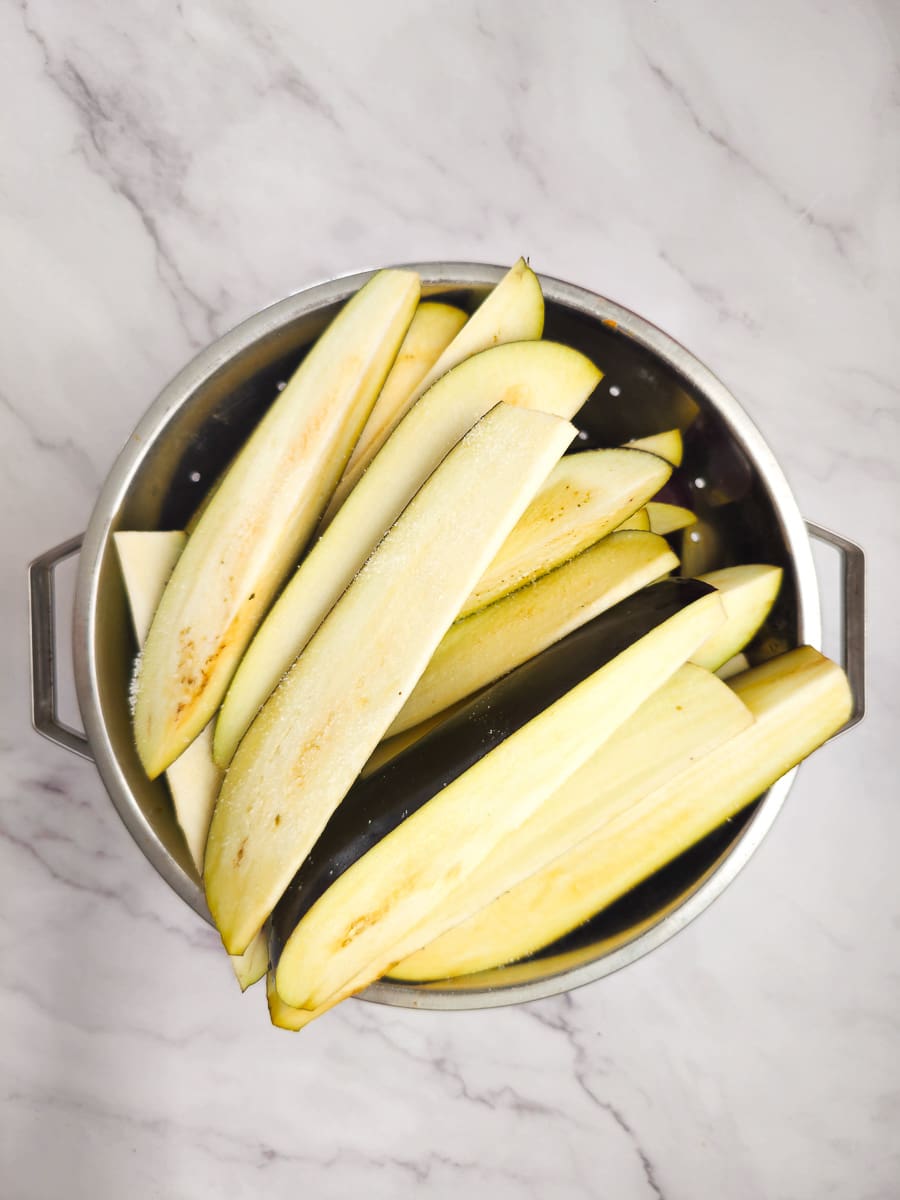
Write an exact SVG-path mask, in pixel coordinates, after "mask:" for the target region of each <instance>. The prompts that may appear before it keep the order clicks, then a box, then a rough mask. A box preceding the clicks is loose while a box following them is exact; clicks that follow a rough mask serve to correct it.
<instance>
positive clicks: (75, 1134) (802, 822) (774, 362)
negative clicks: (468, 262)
mask: <svg viewBox="0 0 900 1200" xmlns="http://www.w3.org/2000/svg"><path fill="white" fill-rule="evenodd" d="M898 49H900V9H898V7H897V5H896V3H894V2H893V0H883V2H882V3H880V4H879V3H876V2H873V0H860V3H857V4H852V5H850V4H846V3H839V2H837V0H795V3H792V4H788V5H784V4H779V3H776V2H775V0H763V2H762V3H761V4H757V5H751V6H735V5H724V4H719V3H715V2H714V0H685V2H684V3H679V4H677V5H674V4H666V3H663V2H662V0H657V2H651V0H614V2H609V3H604V4H599V5H589V4H586V3H581V4H579V3H575V2H566V0H560V2H559V3H556V4H549V3H539V2H538V0H526V2H525V3H522V4H516V3H513V2H512V0H504V2H498V3H494V4H488V3H484V2H482V3H480V4H478V3H473V2H472V0H456V2H455V3H453V4H450V3H443V2H441V3H438V2H434V3H430V4H429V3H424V2H422V0H405V2H403V3H394V4H390V5H378V4H364V3H362V2H356V3H335V4H332V5H315V6H313V5H295V6H290V5H283V4H278V3H276V2H275V0H240V2H239V3H238V2H235V0H223V2H221V3H213V2H212V0H183V2H179V3H177V4H175V5H170V6H160V5H157V4H152V3H150V2H149V0H136V2H134V3H131V4H128V5H118V6H117V5H111V4H102V3H99V2H98V0H70V2H69V3H67V4H59V3H53V2H52V0H8V2H7V3H5V4H3V5H2V6H0V61H2V70H0V114H2V115H0V146H2V151H0V264H2V270H0V281H2V282H0V445H2V448H3V470H2V474H0V495H2V511H3V512H4V515H5V519H4V521H3V529H4V532H3V535H2V576H0V580H2V582H0V587H2V592H0V597H2V609H0V623H2V628H3V646H4V650H3V674H4V682H3V691H2V722H0V753H2V766H3V770H2V777H0V1063H2V1068H0V1096H2V1115H0V1195H2V1196H3V1197H4V1198H8V1200H44V1198H46V1197H56V1196H60V1195H65V1196H67V1197H107V1196H110V1197H112V1196H123V1195H127V1196H129V1197H131V1198H132V1200H145V1198H150V1197H206V1196H210V1197H214V1196H215V1197H218V1196H223V1195H227V1196H231V1197H249V1196H256V1195H259V1194H266V1195H269V1196H289V1195H290V1196H293V1195H296V1194H298V1193H301V1192H302V1194H306V1195H312V1196H315V1197H322V1198H329V1197H335V1198H337V1197H346V1196H350V1195H352V1194H353V1193H354V1191H355V1190H357V1189H359V1190H364V1191H365V1194H366V1195H367V1196H369V1197H371V1198H372V1200H377V1198H379V1197H392V1198H393V1197H396V1196H406V1195H427V1196H429V1197H451V1196H453V1197H456V1196H458V1195H461V1194H462V1195H466V1196H472V1197H491V1198H498V1200H500V1198H505V1197H519V1196H535V1197H541V1198H544V1197H554V1198H560V1200H565V1198H572V1200H574V1198H576V1197H577V1198H579V1200H580V1198H582V1197H592V1198H593V1197H617V1198H626V1200H628V1198H631V1197H634V1198H644V1197H646V1198H653V1197H657V1198H665V1200H682V1198H683V1200H692V1198H694V1197H707V1196H716V1197H728V1198H730V1200H755V1198H756V1197H767V1198H785V1200H788V1198H790V1200H795V1198H807V1197H809V1198H813V1197H815V1198H817V1200H822V1198H825V1197H836V1198H840V1200H847V1198H848V1197H853V1198H855V1200H882V1198H887V1197H896V1196H900V1157H898V1146H900V1026H898V1016H897V1014H898V1011H900V895H898V890H900V885H898V880H897V874H896V847H897V845H898V842H900V803H898V799H900V797H898V786H897V768H896V742H897V738H896V730H897V725H898V719H900V704H898V701H897V698H896V679H897V673H898V670H900V661H898V658H900V654H898V635H897V621H896V595H897V591H896V589H897V588H898V585H900V573H898V561H897V545H898V542H900V527H898V512H900V487H898V471H897V454H898V450H900V438H898V429H900V339H898V337H897V331H898V328H900V288H898V280H900V74H898ZM520 253H527V254H529V255H530V256H531V259H532V262H533V263H534V265H535V266H536V267H537V268H538V269H539V270H543V271H546V272H547V273H549V274H554V275H557V276H560V277H562V278H567V279H570V280H572V281H573V282H577V283H581V284H585V285H587V286H589V287H592V288H594V289H596V290H598V291H600V292H603V293H605V294H606V295H609V296H612V297H615V298H616V299H618V300H620V301H621V302H623V303H625V304H626V305H629V306H631V307H633V308H635V309H637V310H638V311H640V312H643V313H645V314H646V315H647V316H649V317H650V318H651V319H652V320H655V321H656V322H657V323H658V324H660V325H662V326H663V327H664V328H665V329H667V330H668V331H670V332H671V333H672V334H674V335H675V336H676V337H677V338H679V339H680V340H681V341H683V342H684V343H686V344H687V345H688V346H690V347H691V348H692V349H693V350H694V351H695V352H696V353H697V354H699V355H700V357H701V358H703V359H704V360H705V361H706V362H708V363H709V364H710V366H711V367H712V368H713V369H714V370H715V371H717V372H718V373H719V374H720V375H721V376H722V377H723V378H724V379H725V380H726V381H727V382H728V383H729V384H730V386H731V387H732V388H733V390H734V391H735V392H736V393H737V395H738V397H739V398H740V399H741V401H742V403H743V404H744V405H745V406H746V408H747V409H748V411H749V412H750V413H751V415H752V416H753V418H754V419H755V420H756V421H757V423H758V424H759V425H760V426H761V428H762V430H763V432H764V434H765V436H766V437H767V438H768V440H769V441H770V443H771V445H772V447H773V448H774V450H775V452H776V453H777V455H778V456H779V458H780V460H781V461H782V463H783V464H784V466H785V469H786V471H787V474H788V476H789V478H790V480H791V482H792V484H793V487H794V489H795V491H796V494H797V496H798V499H799V501H800V504H801V507H802V509H803V511H804V512H805V514H807V515H808V516H809V517H810V518H812V519H814V520H816V521H818V522H820V523H822V524H825V525H827V526H831V527H833V528H836V529H838V530H839V531H840V532H842V533H844V534H846V535H847V536H849V537H851V538H854V539H857V540H858V541H860V542H861V543H862V544H863V545H864V546H865V548H866V550H867V552H868V563H869V580H870V596H871V608H870V614H871V615H870V639H871V644H872V647H873V650H872V654H871V659H870V666H871V676H870V693H869V703H870V713H869V716H868V719H867V720H866V722H865V724H864V725H863V726H861V727H860V728H858V729H857V730H856V731H855V732H854V733H852V734H850V735H848V736H846V737H845V738H841V739H839V740H838V741H836V742H835V743H834V744H832V745H830V746H829V747H828V748H827V749H826V750H825V751H823V752H822V753H821V754H820V755H819V756H818V757H817V758H816V759H815V760H814V761H813V762H811V763H810V764H808V765H807V766H806V767H805V768H804V769H803V770H802V771H801V774H800V776H799V780H798V782H797V784H796V786H795V788H794V790H793V792H792V794H791V796H790V799H789V802H788V804H787V806H786V809H785V811H784V813H783V815H782V816H781V817H780V818H779V820H778V822H777V824H776V827H775V829H774V831H773V833H772V834H771V835H770V837H769V838H768V839H767V841H766V842H765V844H764V846H763V848H762V849H761V850H760V852H759V853H758V854H757V855H756V856H755V858H754V859H753V861H752V862H751V863H750V865H749V866H748V867H747V869H746V870H745V871H744V872H743V874H742V875H741V876H740V878H739V880H738V881H737V882H736V883H735V884H734V885H733V886H732V887H731V888H730V890H729V891H728V892H727V893H726V894H725V895H724V896H723V897H722V898H721V899H720V900H719V901H718V902H717V903H716V904H715V905H714V906H713V908H712V909H711V910H710V911H708V912H707V913H706V914H705V915H704V916H703V917H702V918H701V919H700V920H699V921H697V922H696V923H695V924H694V925H692V926H691V927H690V928H689V929H688V930H687V931H686V932H684V933H683V934H681V935H680V936H679V937H678V938H676V939H675V940H674V941H672V942H670V943H668V944H667V945H666V946H665V947H664V948H662V949H660V950H658V951H656V952H655V953H653V954H652V955H651V956H650V957H649V958H647V959H644V960H643V961H641V962H640V963H638V964H636V965H634V966H632V967H629V968H628V969H626V970H625V971H623V972H622V973H620V974H619V975H617V976H615V977H612V978H610V979H607V980H605V981H603V982H600V983H597V984H594V985H592V986H590V987H587V988H585V989H583V990H581V991H579V992H577V993H575V994H572V995H569V996H566V997H563V998H557V999H553V1000H547V1001H544V1002H541V1003H536V1004H532V1005H530V1006H526V1007H522V1008H518V1009H506V1010H498V1011H489V1012H482V1013H455V1014H449V1015H440V1014H433V1013H416V1012H405V1011H402V1010H397V1009H388V1008H382V1007H376V1006H374V1005H371V1004H365V1003H360V1002H352V1003H348V1004H345V1005H343V1006H342V1007H341V1008H340V1009H339V1010H337V1011H336V1012H334V1013H333V1014H331V1015H330V1016H329V1017H328V1018H327V1019H325V1020H322V1021H321V1022H318V1023H317V1024H316V1025H314V1026H313V1027H311V1028H310V1029H309V1030H308V1031H306V1032H305V1033H304V1034H302V1035H300V1036H299V1037H297V1038H294V1039H293V1040H292V1039H291V1038H290V1037H289V1036H288V1035H281V1034H277V1033H275V1032H273V1031H271V1030H270V1028H269V1026H268V1024H267V1019H266V1013H265V1006H264V1003H263V1000H262V997H261V995H260V994H259V992H255V993H250V994H249V995H248V996H247V997H244V998H242V997H241V996H240V995H239V994H238V992H237V990H236V988H235V986H234V984H233V981H232V980H231V978H230V977H229V969H228V966H227V963H226V962H225V961H224V960H223V958H222V956H221V954H220V952H219V948H218V946H217V944H216V940H215V938H214V936H213V934H212V932H211V931H209V930H208V929H207V928H206V927H205V926H204V925H203V923H202V922H201V921H200V920H199V918H197V917H195V916H194V915H193V913H191V912H190V911H189V910H188V909H187V908H186V907H185V906H183V905H182V904H181V903H180V901H178V900H177V899H176V898H175V896H174V895H173V894H171V893H170V892H168V890H167V889H166V888H165V886H164V885H163V884H162V883H161V881H160V880H159V879H158V878H157V876H156V875H155V874H154V872H153V871H152V869H151V868H150V867H149V866H148V865H147V864H146V863H145V861H144V860H143V858H142V857H141V855H140V854H139V852H138V851H137V849H136V847H135V846H134V845H133V844H132V842H131V840H130V838H129V837H128V835H127V833H126V832H125V830H124V828H123V826H122V825H121V823H120V822H119V819H118V817H117V816H116V814H115V812H114V811H113V810H112V807H111V805H110V804H109V802H108V800H107V798H106V796H105V794H104V791H103V788H102V787H101V785H100V782H99V780H98V778H97V776H96V774H95V772H94V769H93V768H92V766H91V765H90V764H88V763H85V762H81V761H79V760H77V759H75V758H74V757H72V756H70V755H68V754H66V753H65V752H63V751H62V750H59V749H57V748H55V747H54V746H52V745H50V744H49V743H48V742H46V741H43V740H41V739H40V738H39V737H38V736H37V735H35V734H34V733H32V732H31V730H30V729H29V725H28V717H27V701H26V694H27V686H28V685H27V650H26V626H25V589H24V569H25V563H26V561H27V560H28V559H29V558H31V557H33V556H34V555H35V554H37V553H39V552H41V551H43V550H45V549H47V548H48V547H50V546H52V545H53V544H55V543H56V542H58V541H61V540H63V539H64V538H65V537H67V536H68V535H70V534H73V533H76V532H78V531H79V530H81V529H82V528H83V527H84V526H85V523H86V522H87V519H88V515H89V513H90V510H91V507H92V504H93V501H94V498H95V496H96V494H97V491H98V489H99V487H100V484H101V482H102V480H103V478H104V475H105V474H106V472H107V470H108V469H109V466H110V464H111V463H112V461H113V459H114V457H115V455H116V453H117V451H118V449H119V447H120V446H121V444H122V443H123V441H124V440H125V438H126V437H127V435H128V433H129V432H130V430H131V429H132V427H133V425H134V424H135V422H136V420H137V418H138V416H139V415H140V413H141V412H142V411H143V410H144V408H145V407H146V406H147V405H148V403H149V402H150V400H151V399H152V398H153V397H154V395H155V394H156V393H157V391H158V390H159V388H160V387H161V386H162V385H163V383H164V382H165V381H166V380H167V379H168V378H169V377H170V376H171V375H172V374H173V373H174V372H175V370H176V369H177V368H178V367H179V366H181V364H182V363H183V362H184V361H185V360H186V359H187V358H189V357H190V356H191V355H192V354H193V353H194V352H195V351H196V350H197V349H198V348H199V347H201V346H203V345H204V344H205V343H206V342H208V341H209V340H210V339H211V338H212V337H214V336H215V335H217V334H219V333H220V332H223V331H224V330H226V329H228V328H229V327H230V326H231V325H233V324H234V323H235V322H237V321H238V320H240V319H241V318H242V317H244V316H245V315H247V314H249V313H250V312H252V311H253V310H255V309H256V308H258V307H259V306H261V305H263V304H265V303H266V302H268V301H270V300H272V299H275V298H277V297H279V296H281V295H283V294H285V293H287V292H289V291H291V290H295V289H297V288H299V287H302V286H303V285H305V284H307V283H309V282H312V281H314V280H317V279H320V278H325V277H328V276H331V275H333V274H335V273H338V272H344V271H349V270H353V269H357V268H360V267H362V266H367V265H374V264H379V263H384V262H391V261H409V260H415V259H427V258H442V257H445V258H472V259H480V260H485V261H492V262H500V263H504V262H507V263H508V262H511V261H512V260H513V259H514V258H515V257H517V256H518V255H519V254H520ZM819 561H820V563H821V566H822V570H823V591H824V601H825V610H826V625H827V628H828V629H829V630H830V631H833V629H834V622H835V613H836V601H835V594H836V592H835V586H834V579H833V572H832V570H831V568H832V566H833V564H832V563H831V560H830V558H829V557H828V556H827V555H822V556H820V559H819Z"/></svg>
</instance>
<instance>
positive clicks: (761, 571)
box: [692, 563, 783, 671]
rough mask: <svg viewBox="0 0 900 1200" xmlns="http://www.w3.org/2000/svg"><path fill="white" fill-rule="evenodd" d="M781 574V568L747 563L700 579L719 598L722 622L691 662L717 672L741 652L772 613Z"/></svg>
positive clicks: (709, 573) (726, 568) (713, 572)
mask: <svg viewBox="0 0 900 1200" xmlns="http://www.w3.org/2000/svg"><path fill="white" fill-rule="evenodd" d="M782 574H783V572H782V570H781V567H770V566H766V565H765V564H762V563H747V564H745V565H743V566H740V567H724V568H723V569H722V570H721V571H709V572H707V574H706V575H701V576H700V578H701V579H702V580H703V581H704V583H711V584H712V586H713V587H714V588H715V589H716V590H717V591H718V592H719V595H720V596H721V597H722V604H723V606H724V608H725V620H724V621H723V622H722V625H721V626H720V627H719V628H718V629H717V630H716V632H715V633H714V634H713V636H712V637H711V638H710V639H709V641H708V642H705V643H704V644H703V645H702V646H701V647H700V649H699V650H698V651H697V653H696V654H694V655H693V656H692V657H693V661H694V662H695V663H698V664H699V665H700V666H701V667H706V668H707V670H709V671H718V670H719V668H720V667H723V666H724V665H725V663H727V662H728V660H729V659H730V658H732V657H733V656H734V655H736V654H738V653H739V652H740V651H741V650H743V649H744V647H745V646H746V645H747V644H748V642H750V641H752V639H753V638H754V637H755V636H756V634H757V633H758V632H759V630H760V629H761V628H762V626H763V623H764V622H765V619H766V617H767V616H768V615H769V613H770V612H771V610H772V605H773V604H774V603H775V600H776V598H777V596H778V590H779V588H780V587H781V577H782Z"/></svg>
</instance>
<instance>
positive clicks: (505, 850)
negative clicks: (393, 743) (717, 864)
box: [391, 664, 753, 980]
mask: <svg viewBox="0 0 900 1200" xmlns="http://www.w3.org/2000/svg"><path fill="white" fill-rule="evenodd" d="M752 721H753V718H752V717H751V715H750V712H749V710H748V709H747V707H746V706H745V705H744V704H743V703H742V702H741V701H740V700H739V699H738V697H737V696H736V695H735V694H734V692H732V691H731V690H730V689H729V688H728V686H727V685H726V684H724V683H722V681H721V680H719V679H717V678H716V677H715V675H711V674H710V673H709V672H708V671H705V670H703V669H702V668H701V667H695V666H692V665H690V664H687V665H685V666H683V667H681V668H680V669H679V670H678V671H677V672H676V673H675V675H674V676H673V677H672V678H671V679H670V680H669V682H668V683H666V684H664V685H663V686H662V687H661V688H660V689H659V691H658V692H656V693H655V694H654V695H653V696H651V697H650V699H649V700H646V701H645V702H644V703H643V704H642V705H641V707H640V708H639V709H638V711H637V712H636V713H635V714H634V716H633V717H632V718H631V719H630V720H629V721H626V723H625V724H624V725H623V726H622V727H621V729H618V730H616V732H615V733H614V734H613V736H612V737H611V738H610V739H609V741H608V742H607V743H606V744H605V745H604V746H602V747H601V748H600V749H599V750H598V751H597V753H596V754H594V755H593V756H592V757H591V758H589V759H588V761H587V762H586V763H585V765H584V766H583V767H582V768H581V769H580V770H578V771H576V772H575V774H574V775H572V776H571V777H570V778H569V779H568V780H566V782H565V783H564V784H563V786H562V787H561V788H560V789H559V790H558V791H556V792H554V794H553V795H552V796H551V797H550V798H549V799H548V800H547V801H546V803H545V804H543V805H541V807H540V808H539V809H538V811H537V812H536V813H535V814H534V816H532V817H531V818H530V819H529V820H528V821H526V822H525V823H524V824H523V825H522V826H521V827H520V828H519V829H516V830H514V831H513V832H512V834H511V835H510V836H509V837H508V838H507V839H506V841H504V842H501V843H500V845H498V846H497V848H496V849H495V850H494V852H493V853H492V854H490V855H488V857H487V858H486V859H485V860H484V862H482V864H481V865H480V867H478V869H477V870H476V871H474V872H473V873H472V875H470V876H469V878H468V879H467V880H466V882H465V884H464V885H462V886H463V887H465V888H466V890H467V891H468V895H467V897H466V904H467V906H469V907H470V910H471V911H473V912H475V913H476V916H474V917H473V918H472V920H477V919H478V916H477V914H478V913H480V912H481V911H482V910H483V909H484V908H485V906H486V905H488V904H490V903H491V902H492V901H493V900H494V899H495V898H496V897H497V895H498V894H499V893H498V891H497V888H496V880H497V879H498V878H500V879H503V880H504V882H505V883H506V884H507V886H508V887H514V886H515V885H516V883H518V882H519V881H520V880H523V879H527V878H528V877H529V876H532V875H533V874H534V873H535V872H536V871H540V870H541V869H542V868H544V867H545V866H547V864H548V863H552V862H553V860H554V859H556V858H557V857H558V856H559V855H560V854H566V853H567V852H568V851H570V850H572V849H573V847H575V846H578V845H579V844H580V843H581V842H583V841H584V839H585V838H587V837H590V836H591V835H592V834H593V833H595V832H596V831H597V830H598V829H600V828H602V827H604V826H606V825H607V824H608V823H609V822H610V821H613V820H615V819H616V818H618V817H620V816H621V814H622V813H624V812H626V811H627V810H628V808H629V807H630V806H631V805H633V804H636V803H639V802H640V800H641V799H642V797H644V796H646V795H648V794H649V793H650V792H653V791H655V790H656V788H658V787H661V786H662V785H663V784H664V783H666V782H667V781H668V780H669V779H671V778H672V776H673V775H676V774H678V772H679V771H682V770H685V769H686V768H687V767H688V766H690V765H691V763H693V762H696V761H697V759H698V758H700V757H701V756H702V755H703V754H705V753H708V752H709V751H710V750H713V749H715V747H716V746H719V745H721V744H722V743H723V742H726V741H728V739H729V738H732V737H735V736H736V735H737V734H738V733H740V732H741V731H742V730H744V729H746V728H747V727H748V726H749V725H750V724H751V723H752ZM448 903H449V904H450V905H451V906H452V905H453V904H454V903H455V897H453V896H451V897H450V899H449V901H448ZM467 924H468V922H464V923H463V925H461V926H457V927H455V928H451V929H448V931H447V932H446V933H445V934H444V935H443V936H442V937H439V938H437V939H436V940H435V941H432V942H430V943H429V944H427V945H425V946H424V947H423V949H421V950H419V951H418V952H417V953H415V954H412V955H411V956H410V957H409V958H407V959H405V960H404V961H403V962H402V963H400V964H399V965H398V966H397V967H395V968H393V969H392V971H391V975H392V976H393V977H394V978H397V979H410V980H426V979H445V978H447V977H448V976H450V975H464V974H467V973H468V972H469V971H471V970H478V969H479V967H478V966H477V965H475V966H471V965H470V958H469V955H470V954H471V953H472V949H471V948H470V946H469V942H468V939H467V938H466V937H465V934H464V933H462V932H460V931H461V930H462V929H464V928H465V926H466V925H467ZM475 944H477V943H475ZM473 961H477V960H473Z"/></svg>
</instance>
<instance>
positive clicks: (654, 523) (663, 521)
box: [647, 500, 697, 537]
mask: <svg viewBox="0 0 900 1200" xmlns="http://www.w3.org/2000/svg"><path fill="white" fill-rule="evenodd" d="M647 516H648V517H649V518H650V532H651V533H658V534H659V535H660V537H665V535H666V534H667V533H674V532H675V531H676V529H685V528H687V526H688V525H693V524H694V523H695V521H696V520H697V517H696V514H695V513H692V512H691V510H690V509H689V508H682V507H681V505H680V504H662V503H660V502H659V501H658V500H651V501H650V502H649V503H648V505H647Z"/></svg>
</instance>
